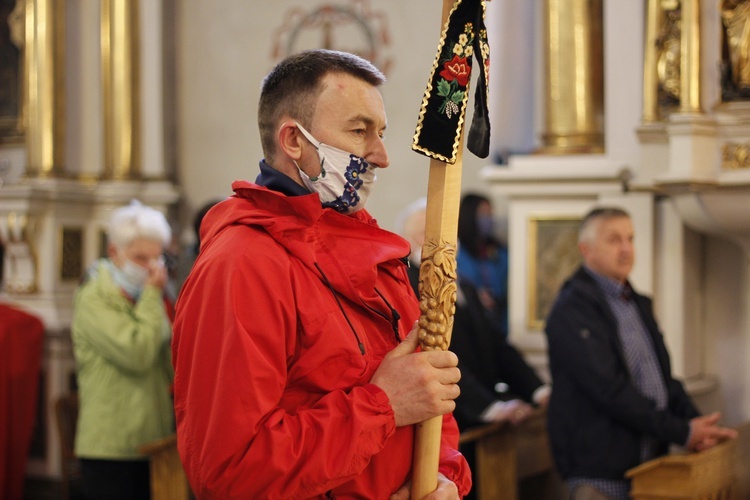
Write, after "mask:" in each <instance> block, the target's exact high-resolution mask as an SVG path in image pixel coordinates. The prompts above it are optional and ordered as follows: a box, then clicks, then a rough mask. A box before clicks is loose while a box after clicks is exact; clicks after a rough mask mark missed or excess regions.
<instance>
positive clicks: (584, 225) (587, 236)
mask: <svg viewBox="0 0 750 500" xmlns="http://www.w3.org/2000/svg"><path fill="white" fill-rule="evenodd" d="M620 217H627V218H630V214H629V213H628V212H626V211H625V210H623V209H622V208H618V207H596V208H594V209H592V210H591V211H590V212H589V213H587V214H586V215H585V216H584V217H583V220H582V221H581V225H580V226H578V243H582V242H587V243H588V242H591V241H593V240H594V238H595V237H596V227H597V226H598V222H599V221H601V220H609V219H618V218H620Z"/></svg>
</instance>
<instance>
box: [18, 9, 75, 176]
mask: <svg viewBox="0 0 750 500" xmlns="http://www.w3.org/2000/svg"><path fill="white" fill-rule="evenodd" d="M24 1H25V4H24V5H25V11H24V33H23V36H24V47H23V60H24V82H25V85H24V86H23V87H24V89H25V90H26V95H25V97H24V106H25V113H24V116H25V118H26V120H27V123H26V127H25V130H26V154H27V162H26V163H27V165H26V174H27V175H28V176H29V177H57V176H60V175H62V174H63V173H64V169H63V163H64V157H65V156H64V146H65V101H64V98H65V74H64V68H65V0H24Z"/></svg>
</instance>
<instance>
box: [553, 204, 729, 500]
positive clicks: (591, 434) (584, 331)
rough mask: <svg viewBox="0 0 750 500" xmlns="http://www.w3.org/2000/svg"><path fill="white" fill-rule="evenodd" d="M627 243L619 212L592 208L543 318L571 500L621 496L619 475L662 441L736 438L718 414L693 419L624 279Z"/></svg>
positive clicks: (557, 452)
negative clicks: (571, 266) (576, 259)
mask: <svg viewBox="0 0 750 500" xmlns="http://www.w3.org/2000/svg"><path fill="white" fill-rule="evenodd" d="M633 239H634V230H633V222H632V220H631V218H630V215H629V214H628V213H627V212H626V211H624V210H622V209H621V208H618V207H598V208H595V209H593V210H591V211H590V212H589V213H588V214H587V215H586V216H585V217H584V219H583V221H582V222H581V225H580V229H579V233H578V248H579V250H580V252H581V255H582V257H583V264H582V265H581V267H579V268H578V269H577V270H576V271H575V272H574V273H573V275H572V276H571V277H570V278H569V279H568V280H567V281H566V282H565V283H564V284H563V286H562V288H561V290H560V292H559V294H558V296H557V300H556V301H555V303H554V305H553V307H552V311H551V312H550V314H549V316H548V318H547V321H546V330H545V332H546V335H547V341H548V345H549V348H548V353H549V362H550V371H551V375H552V385H553V387H554V390H553V391H552V396H551V398H550V403H549V420H548V425H549V437H550V444H551V446H552V455H553V457H554V460H555V464H556V466H557V469H558V471H559V472H560V474H561V475H562V478H563V479H564V480H565V482H566V484H567V486H568V489H569V490H570V498H571V499H572V500H584V499H585V500H592V499H614V500H626V499H628V498H629V490H630V484H629V481H628V480H627V479H626V478H625V473H626V471H627V470H628V469H631V468H633V467H636V466H637V465H639V464H641V463H643V462H646V461H648V460H651V459H654V458H656V457H659V456H661V455H664V454H666V453H667V452H668V450H669V446H670V444H675V445H679V446H683V447H685V448H687V449H688V450H690V451H701V450H706V449H708V448H711V447H713V446H715V445H716V444H718V443H720V442H722V441H724V440H726V439H729V438H733V437H735V436H736V435H737V433H736V431H735V430H733V429H728V428H724V427H720V426H719V425H717V424H718V422H719V418H720V414H719V413H712V414H710V415H705V416H701V414H700V413H699V411H698V409H697V408H696V407H695V405H694V404H693V401H692V400H691V398H690V396H689V395H688V394H687V392H686V391H685V388H684V387H683V385H682V383H681V382H680V381H678V380H676V379H675V378H673V376H672V373H671V367H670V360H669V353H668V352H667V347H666V345H665V344H664V338H663V336H662V333H661V331H660V330H659V326H658V324H657V322H656V318H655V317H654V313H653V310H652V305H651V299H650V298H648V297H646V296H644V295H641V294H639V293H638V292H636V291H635V290H633V287H632V286H631V284H630V281H629V279H628V276H629V275H630V271H631V270H632V268H633V264H634V262H635V251H634V246H633Z"/></svg>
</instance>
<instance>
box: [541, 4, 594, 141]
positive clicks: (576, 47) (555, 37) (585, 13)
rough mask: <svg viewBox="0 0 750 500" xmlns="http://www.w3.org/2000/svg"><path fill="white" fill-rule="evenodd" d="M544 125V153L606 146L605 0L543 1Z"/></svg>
mask: <svg viewBox="0 0 750 500" xmlns="http://www.w3.org/2000/svg"><path fill="white" fill-rule="evenodd" d="M545 7H546V8H545V28H546V30H545V35H546V36H545V37H546V40H545V42H546V43H545V44H544V47H545V48H546V68H545V74H546V79H545V94H546V95H545V99H546V110H545V111H546V116H545V130H544V132H543V134H542V143H543V145H542V148H541V150H540V152H541V153H544V154H579V153H600V152H603V150H604V126H603V123H604V121H603V113H604V109H603V108H604V90H603V78H602V75H603V55H602V50H603V49H602V47H603V36H602V2H601V0H546V1H545Z"/></svg>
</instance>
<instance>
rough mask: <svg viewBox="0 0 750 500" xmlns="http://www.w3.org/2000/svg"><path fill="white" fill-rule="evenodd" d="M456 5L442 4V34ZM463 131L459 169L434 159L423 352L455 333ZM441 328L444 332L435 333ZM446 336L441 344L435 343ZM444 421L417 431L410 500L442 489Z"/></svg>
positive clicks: (423, 269)
mask: <svg viewBox="0 0 750 500" xmlns="http://www.w3.org/2000/svg"><path fill="white" fill-rule="evenodd" d="M454 3H455V2H454V0H443V13H442V19H441V23H440V29H441V33H442V30H443V27H444V26H445V23H446V21H447V20H448V17H449V14H450V12H451V10H452V8H453V5H454ZM462 150H463V129H462V130H461V135H460V138H459V147H458V153H457V156H456V162H455V164H453V165H451V164H448V163H445V162H443V161H440V160H437V159H435V158H431V159H430V173H429V180H428V187H427V212H426V225H425V243H424V247H423V248H422V264H421V266H420V269H419V282H420V286H419V287H420V309H421V316H420V319H419V325H420V344H421V346H422V349H423V350H434V349H443V350H445V349H447V348H448V345H449V343H450V334H451V331H452V329H453V312H454V304H455V294H456V284H455V279H456V275H455V269H456V266H455V249H456V239H457V232H458V205H459V201H460V196H461V167H462V156H463V155H462ZM435 328H437V329H438V330H439V331H438V332H435V331H433V330H434V329H435ZM441 333H442V334H443V338H442V341H441V340H440V339H438V341H437V343H436V341H435V337H436V335H437V336H439V335H440V334H441ZM442 422H443V417H442V416H437V417H433V418H431V419H428V420H425V421H424V422H420V423H419V424H417V426H416V441H415V444H414V463H413V474H412V488H411V498H412V499H415V500H417V499H420V498H423V497H424V496H426V495H428V494H429V493H431V492H433V491H435V489H436V488H437V476H438V465H439V460H440V436H441V428H442Z"/></svg>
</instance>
